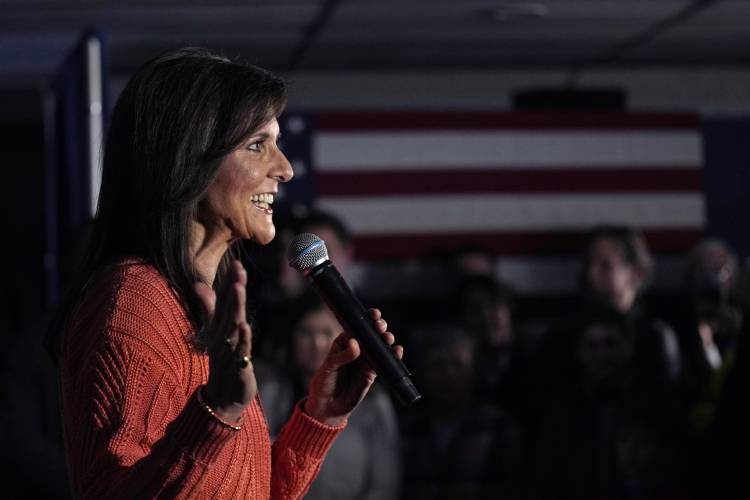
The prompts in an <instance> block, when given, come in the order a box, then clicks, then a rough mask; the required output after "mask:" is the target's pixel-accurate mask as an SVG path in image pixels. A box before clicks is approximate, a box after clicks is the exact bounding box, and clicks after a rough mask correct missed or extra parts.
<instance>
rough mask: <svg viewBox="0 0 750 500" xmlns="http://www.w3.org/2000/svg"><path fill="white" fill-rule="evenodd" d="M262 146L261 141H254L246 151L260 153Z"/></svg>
mask: <svg viewBox="0 0 750 500" xmlns="http://www.w3.org/2000/svg"><path fill="white" fill-rule="evenodd" d="M262 144H263V141H256V142H253V143H251V144H249V145H248V146H247V149H249V150H250V151H255V152H256V153H260V151H261V145H262Z"/></svg>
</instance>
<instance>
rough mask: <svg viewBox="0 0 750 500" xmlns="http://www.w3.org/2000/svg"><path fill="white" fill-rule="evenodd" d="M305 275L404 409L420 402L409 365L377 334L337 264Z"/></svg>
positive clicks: (317, 267) (322, 264)
mask: <svg viewBox="0 0 750 500" xmlns="http://www.w3.org/2000/svg"><path fill="white" fill-rule="evenodd" d="M304 273H305V275H307V277H308V278H309V279H310V281H312V283H313V286H314V288H315V290H316V291H317V292H318V294H319V295H320V296H321V298H322V299H323V300H324V301H325V303H326V304H328V307H329V308H330V309H331V311H333V313H334V314H335V315H336V318H337V319H338V320H339V322H340V323H341V324H342V326H343V327H344V328H345V329H346V331H347V332H349V333H350V334H351V335H352V336H353V337H354V338H355V339H357V341H358V342H359V345H360V347H361V349H362V353H363V355H364V356H365V359H366V360H367V362H368V363H370V366H372V368H373V369H374V370H375V372H376V373H377V374H378V376H379V377H380V378H381V379H382V380H383V381H384V382H385V384H386V385H387V386H388V387H389V388H390V389H391V391H392V392H393V393H394V394H395V396H396V398H397V399H398V400H399V401H400V402H401V403H402V404H403V405H410V404H412V403H414V402H416V401H417V400H419V399H420V398H421V397H422V396H421V395H420V394H419V391H418V390H417V388H416V387H414V384H413V383H412V381H411V379H410V378H409V376H410V375H411V374H410V373H409V370H408V369H407V368H406V365H404V363H403V362H402V361H401V360H400V359H398V358H397V357H396V355H395V354H394V353H393V351H392V350H391V347H390V346H389V345H388V344H387V343H386V342H385V340H384V339H383V337H382V336H381V334H380V333H378V331H377V330H375V327H374V326H373V324H372V320H371V319H370V317H369V314H368V313H367V310H366V309H365V308H364V306H363V305H362V303H361V302H360V301H359V299H357V297H356V296H355V295H354V292H352V290H351V288H349V286H348V285H347V283H346V281H344V278H343V277H342V276H341V274H340V273H339V272H338V270H337V269H336V267H335V266H334V265H333V263H332V262H331V261H330V260H328V259H326V260H324V261H322V262H320V263H316V265H315V266H314V267H311V268H309V269H307V270H305V271H304Z"/></svg>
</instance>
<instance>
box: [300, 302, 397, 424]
mask: <svg viewBox="0 0 750 500" xmlns="http://www.w3.org/2000/svg"><path fill="white" fill-rule="evenodd" d="M368 312H369V314H370V319H371V320H372V323H373V325H374V326H375V329H376V330H377V331H378V332H379V333H380V335H382V337H383V340H384V341H385V342H386V343H387V344H388V345H389V346H391V348H392V349H393V351H394V353H395V354H396V356H397V357H398V358H399V359H401V358H402V357H403V355H404V348H403V347H401V346H400V345H394V342H395V340H396V338H395V337H394V336H393V334H392V333H391V332H389V331H387V330H388V324H387V323H386V321H385V320H384V319H383V318H382V316H381V313H380V311H379V310H378V309H370V310H369V311H368ZM375 377H376V374H375V371H374V370H373V369H372V367H370V365H369V364H368V363H367V361H365V359H364V358H363V357H362V356H361V349H360V347H359V343H358V342H357V341H356V340H355V339H353V338H352V337H351V336H350V335H349V334H348V333H346V332H344V333H341V334H340V335H339V336H338V337H336V340H334V341H333V345H332V346H331V350H330V351H329V352H328V356H326V359H325V361H324V362H323V364H322V365H321V367H320V368H318V371H316V372H315V375H313V378H312V381H311V382H310V393H309V395H308V397H307V400H306V401H305V412H306V413H307V414H308V415H310V416H312V417H313V418H315V419H316V420H318V421H319V422H323V423H324V424H328V425H339V424H341V423H343V422H344V421H345V420H346V419H347V418H348V417H349V414H350V413H351V412H352V410H354V408H355V407H356V406H357V404H359V402H360V401H362V399H363V398H364V397H365V395H366V394H367V391H369V390H370V387H371V386H372V383H373V382H374V381H375Z"/></svg>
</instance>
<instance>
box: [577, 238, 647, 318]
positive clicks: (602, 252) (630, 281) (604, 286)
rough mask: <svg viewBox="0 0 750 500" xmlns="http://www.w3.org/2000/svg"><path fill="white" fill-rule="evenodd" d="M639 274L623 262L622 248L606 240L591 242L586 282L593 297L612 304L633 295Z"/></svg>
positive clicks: (636, 288) (638, 283) (638, 281)
mask: <svg viewBox="0 0 750 500" xmlns="http://www.w3.org/2000/svg"><path fill="white" fill-rule="evenodd" d="M640 279H641V277H640V273H639V272H638V271H637V270H636V269H635V268H634V267H633V266H632V265H630V264H629V263H628V262H627V261H626V260H625V254H624V253H623V250H622V248H621V247H620V246H619V245H618V244H617V243H616V242H614V241H612V240H610V239H608V238H600V239H598V240H596V241H594V242H593V244H592V245H591V248H590V249H589V258H588V267H587V269H586V281H587V285H588V287H589V290H590V291H591V292H593V293H594V294H595V295H597V296H599V297H601V298H603V299H605V300H607V301H611V302H614V303H617V302H618V301H619V298H620V297H621V296H625V295H634V294H635V293H636V292H637V290H638V286H639V285H640Z"/></svg>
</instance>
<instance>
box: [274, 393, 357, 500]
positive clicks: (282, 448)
mask: <svg viewBox="0 0 750 500" xmlns="http://www.w3.org/2000/svg"><path fill="white" fill-rule="evenodd" d="M302 405H303V401H300V402H299V403H297V405H296V406H295V407H294V412H293V413H292V416H291V418H290V419H289V422H287V424H286V425H285V426H284V428H283V429H282V430H281V432H280V433H279V437H278V438H277V439H276V442H275V443H274V444H273V459H272V460H273V469H272V471H271V498H272V499H273V500H282V499H283V500H293V499H298V498H302V496H303V495H304V494H305V493H307V490H308V489H309V488H310V484H311V483H312V481H313V479H315V476H316V475H317V474H318V471H319V470H320V466H321V465H322V464H323V458H325V454H326V452H327V451H328V449H329V448H330V447H331V444H333V441H334V440H335V439H336V436H338V435H339V433H340V432H341V431H342V430H344V428H345V427H346V422H345V423H343V424H342V425H340V426H336V427H332V426H330V425H325V424H323V423H320V422H318V421H317V420H315V419H314V418H312V417H310V416H309V415H307V414H306V413H305V412H304V411H303V410H302V407H303V406H302Z"/></svg>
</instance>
